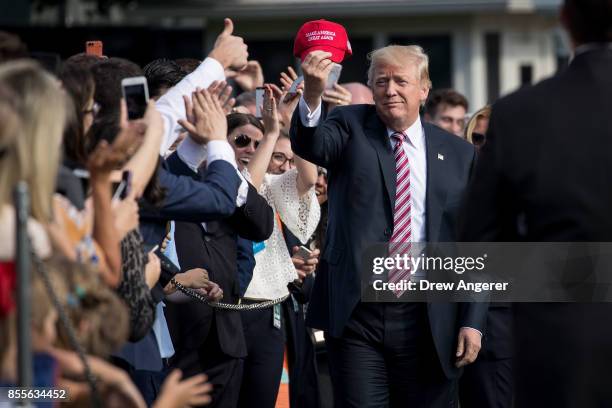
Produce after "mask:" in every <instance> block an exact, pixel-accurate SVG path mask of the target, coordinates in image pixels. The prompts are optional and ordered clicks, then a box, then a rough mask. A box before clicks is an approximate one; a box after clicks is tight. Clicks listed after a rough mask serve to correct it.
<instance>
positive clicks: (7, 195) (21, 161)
mask: <svg viewBox="0 0 612 408" xmlns="http://www.w3.org/2000/svg"><path fill="white" fill-rule="evenodd" d="M0 86H4V87H6V88H8V89H9V90H10V91H12V93H13V94H14V97H13V101H12V102H13V105H14V108H15V111H16V112H17V114H18V115H19V118H20V119H21V126H20V127H21V132H19V133H20V134H19V136H18V137H16V138H14V146H13V147H12V148H14V151H13V152H12V154H10V155H4V156H3V157H0V205H3V204H10V203H11V202H12V191H13V188H14V186H15V184H16V183H17V181H19V180H24V181H26V182H27V183H28V186H29V189H30V203H31V209H32V216H33V217H34V219H36V220H38V221H40V222H43V223H45V222H48V221H49V220H50V219H51V216H52V196H53V192H54V191H55V182H56V177H57V170H58V165H59V160H60V147H61V140H62V134H63V131H64V125H65V123H66V119H67V114H68V112H70V110H68V107H69V103H70V102H69V99H68V98H67V97H66V95H65V94H64V93H63V92H62V90H61V89H60V85H59V82H58V81H57V80H56V79H55V78H54V77H53V76H52V75H51V74H48V73H46V72H45V71H44V70H43V69H42V68H41V67H40V66H39V65H38V64H37V63H36V62H34V61H29V60H18V61H12V62H8V63H5V64H2V65H1V66H0ZM9 156H10V157H9Z"/></svg>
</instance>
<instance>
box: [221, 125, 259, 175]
mask: <svg viewBox="0 0 612 408" xmlns="http://www.w3.org/2000/svg"><path fill="white" fill-rule="evenodd" d="M227 139H228V141H229V143H230V145H231V146H232V148H233V149H234V153H235V154H236V162H237V164H238V169H239V170H242V169H244V168H245V167H246V165H247V164H249V162H250V161H251V158H252V157H253V154H254V153H255V149H256V148H257V146H256V145H257V144H259V141H261V139H263V133H262V132H261V130H259V129H257V128H256V127H255V126H253V125H250V124H249V125H243V126H239V127H237V128H235V129H234V130H232V131H231V132H230V133H229V135H228V136H227ZM249 139H250V140H249Z"/></svg>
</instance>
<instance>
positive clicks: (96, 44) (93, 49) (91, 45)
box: [85, 41, 103, 57]
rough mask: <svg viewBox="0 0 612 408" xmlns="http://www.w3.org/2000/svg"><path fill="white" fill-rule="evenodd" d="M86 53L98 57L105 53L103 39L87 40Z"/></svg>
mask: <svg viewBox="0 0 612 408" xmlns="http://www.w3.org/2000/svg"><path fill="white" fill-rule="evenodd" d="M85 54H87V55H95V56H96V57H101V56H102V55H103V52H102V41H86V42H85Z"/></svg>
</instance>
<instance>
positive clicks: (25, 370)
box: [14, 181, 32, 387]
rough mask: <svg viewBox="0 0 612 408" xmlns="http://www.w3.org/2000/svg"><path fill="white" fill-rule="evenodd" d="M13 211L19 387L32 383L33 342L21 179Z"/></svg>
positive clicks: (26, 199) (27, 210) (26, 195)
mask: <svg viewBox="0 0 612 408" xmlns="http://www.w3.org/2000/svg"><path fill="white" fill-rule="evenodd" d="M14 200H15V214H16V215H17V220H16V227H17V228H16V234H17V240H16V241H15V242H16V249H15V270H16V272H17V345H18V348H17V361H18V377H19V386H20V387H31V386H32V342H31V340H30V330H31V327H32V326H31V310H30V309H31V307H30V306H31V292H30V265H31V260H30V240H29V237H28V218H29V215H30V196H29V192H28V185H27V183H26V182H24V181H20V182H19V183H18V184H17V186H16V187H15V191H14Z"/></svg>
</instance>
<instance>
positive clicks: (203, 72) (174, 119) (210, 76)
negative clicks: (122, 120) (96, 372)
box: [155, 58, 225, 156]
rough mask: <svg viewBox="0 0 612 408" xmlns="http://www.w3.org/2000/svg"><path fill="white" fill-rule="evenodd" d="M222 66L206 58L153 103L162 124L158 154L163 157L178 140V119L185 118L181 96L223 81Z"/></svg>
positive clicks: (179, 126)
mask: <svg viewBox="0 0 612 408" xmlns="http://www.w3.org/2000/svg"><path fill="white" fill-rule="evenodd" d="M224 80H225V72H224V70H223V66H222V65H221V64H220V63H219V61H217V60H216V59H214V58H206V59H205V60H204V61H203V62H202V63H201V64H200V65H199V66H198V67H197V68H196V69H195V70H194V71H193V72H192V73H191V74H189V75H187V76H186V77H185V78H183V79H182V80H181V81H180V82H179V83H178V84H176V85H174V86H173V87H172V88H170V89H169V90H168V92H166V93H165V94H164V95H162V96H161V97H160V98H159V100H158V101H157V102H156V103H155V106H156V107H157V110H159V113H160V114H161V116H162V120H163V122H164V137H163V139H162V144H161V146H160V151H159V153H160V154H161V155H162V156H165V153H166V151H167V150H168V149H169V148H170V146H172V143H174V141H175V140H176V139H177V138H178V136H179V134H180V132H181V130H182V127H181V125H179V124H178V120H179V119H184V118H185V102H184V101H183V95H187V96H189V97H191V94H192V92H195V90H196V88H197V87H200V88H208V86H209V85H210V84H211V83H213V82H214V81H224Z"/></svg>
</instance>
